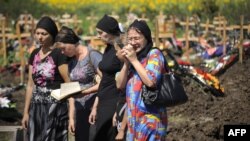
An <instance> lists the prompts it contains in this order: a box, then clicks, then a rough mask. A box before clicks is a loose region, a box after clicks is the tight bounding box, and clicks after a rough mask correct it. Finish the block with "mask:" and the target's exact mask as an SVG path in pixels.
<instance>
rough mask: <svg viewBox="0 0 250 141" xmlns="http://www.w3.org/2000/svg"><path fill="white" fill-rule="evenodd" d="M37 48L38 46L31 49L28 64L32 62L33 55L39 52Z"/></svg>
mask: <svg viewBox="0 0 250 141" xmlns="http://www.w3.org/2000/svg"><path fill="white" fill-rule="evenodd" d="M39 50H40V48H36V49H34V50H33V51H32V53H31V54H30V57H29V65H32V64H33V60H34V57H35V55H36V54H37V53H38V52H39Z"/></svg>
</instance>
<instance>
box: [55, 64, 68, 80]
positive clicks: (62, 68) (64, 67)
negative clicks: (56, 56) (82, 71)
mask: <svg viewBox="0 0 250 141" xmlns="http://www.w3.org/2000/svg"><path fill="white" fill-rule="evenodd" d="M58 70H59V73H60V74H61V76H62V78H63V80H64V82H70V78H69V69H68V64H62V65H60V66H59V67H58Z"/></svg>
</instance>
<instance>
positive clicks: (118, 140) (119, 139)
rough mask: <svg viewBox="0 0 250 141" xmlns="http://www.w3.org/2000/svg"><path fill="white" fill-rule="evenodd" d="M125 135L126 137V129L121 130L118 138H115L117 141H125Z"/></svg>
mask: <svg viewBox="0 0 250 141" xmlns="http://www.w3.org/2000/svg"><path fill="white" fill-rule="evenodd" d="M124 135H125V131H124V129H120V130H119V131H118V134H117V135H116V137H115V140H116V141H123V139H124Z"/></svg>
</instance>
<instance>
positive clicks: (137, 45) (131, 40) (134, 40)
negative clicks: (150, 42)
mask: <svg viewBox="0 0 250 141" xmlns="http://www.w3.org/2000/svg"><path fill="white" fill-rule="evenodd" d="M127 36H128V38H127V41H128V44H130V45H131V46H132V47H133V48H134V50H135V52H140V51H141V50H142V49H143V48H144V47H145V46H146V44H147V40H146V38H145V37H144V36H143V34H141V33H140V32H139V31H137V29H135V28H131V29H130V30H129V31H128V35H127Z"/></svg>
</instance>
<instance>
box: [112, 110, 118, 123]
mask: <svg viewBox="0 0 250 141" xmlns="http://www.w3.org/2000/svg"><path fill="white" fill-rule="evenodd" d="M116 123H117V121H116V113H115V114H114V116H113V120H112V125H113V126H117V124H116Z"/></svg>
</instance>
